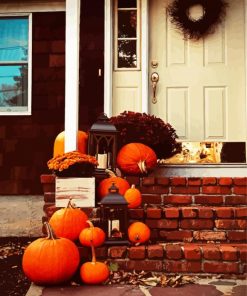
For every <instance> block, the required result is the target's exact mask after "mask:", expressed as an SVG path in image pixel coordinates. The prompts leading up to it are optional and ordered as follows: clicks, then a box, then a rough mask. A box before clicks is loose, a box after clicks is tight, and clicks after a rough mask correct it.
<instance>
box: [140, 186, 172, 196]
mask: <svg viewBox="0 0 247 296" xmlns="http://www.w3.org/2000/svg"><path fill="white" fill-rule="evenodd" d="M140 191H141V193H143V194H167V193H169V187H166V186H162V185H150V186H141V187H140Z"/></svg>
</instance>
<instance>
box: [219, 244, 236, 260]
mask: <svg viewBox="0 0 247 296" xmlns="http://www.w3.org/2000/svg"><path fill="white" fill-rule="evenodd" d="M220 251H221V256H222V259H223V260H225V261H237V259H238V256H237V249H236V248H234V247H232V246H220Z"/></svg>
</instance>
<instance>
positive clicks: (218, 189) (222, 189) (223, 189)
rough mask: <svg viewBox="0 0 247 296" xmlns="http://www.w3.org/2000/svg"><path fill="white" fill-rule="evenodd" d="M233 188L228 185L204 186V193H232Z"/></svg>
mask: <svg viewBox="0 0 247 296" xmlns="http://www.w3.org/2000/svg"><path fill="white" fill-rule="evenodd" d="M231 192H232V191H231V188H230V187H227V186H203V187H202V193H204V194H231Z"/></svg>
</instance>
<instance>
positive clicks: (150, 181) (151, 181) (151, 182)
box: [142, 177, 155, 186]
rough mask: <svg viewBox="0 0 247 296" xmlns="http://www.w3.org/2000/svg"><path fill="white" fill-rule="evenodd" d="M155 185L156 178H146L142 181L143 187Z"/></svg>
mask: <svg viewBox="0 0 247 296" xmlns="http://www.w3.org/2000/svg"><path fill="white" fill-rule="evenodd" d="M154 184H155V178H154V177H144V178H143V179H142V185H143V186H150V185H154Z"/></svg>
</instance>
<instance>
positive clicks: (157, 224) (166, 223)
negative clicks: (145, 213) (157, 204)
mask: <svg viewBox="0 0 247 296" xmlns="http://www.w3.org/2000/svg"><path fill="white" fill-rule="evenodd" d="M146 224H147V225H148V226H149V227H150V228H164V229H176V228H178V221H177V220H168V219H160V220H146Z"/></svg>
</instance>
